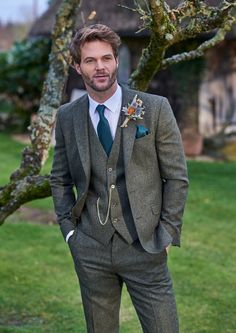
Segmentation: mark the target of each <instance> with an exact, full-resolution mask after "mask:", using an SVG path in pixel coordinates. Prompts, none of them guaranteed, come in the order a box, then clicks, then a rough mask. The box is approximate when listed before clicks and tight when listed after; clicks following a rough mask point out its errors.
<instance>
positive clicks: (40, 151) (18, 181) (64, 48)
mask: <svg viewBox="0 0 236 333" xmlns="http://www.w3.org/2000/svg"><path fill="white" fill-rule="evenodd" d="M79 3H80V0H63V1H62V4H61V6H60V9H59V12H58V14H57V16H56V23H55V27H54V30H53V33H52V40H53V42H52V49H51V54H50V59H49V60H50V67H49V72H48V75H47V79H46V81H45V83H44V87H43V93H42V99H41V102H40V107H39V111H38V120H37V121H36V122H35V123H34V124H32V125H31V136H30V137H31V146H30V147H26V148H25V149H24V151H23V154H22V161H21V165H20V167H19V169H17V170H16V171H15V172H13V173H12V175H11V176H10V182H9V183H8V184H7V185H6V186H4V187H2V188H1V189H0V224H1V223H3V222H4V220H5V219H6V218H7V216H9V215H10V214H12V213H13V212H14V211H15V210H16V209H18V208H19V207H20V206H21V205H22V204H24V203H26V202H28V201H31V200H35V199H39V198H44V197H48V196H50V195H51V190H50V186H49V176H40V175H39V173H40V170H41V167H42V165H43V163H44V162H45V160H46V158H47V155H48V150H49V148H50V142H51V133H52V128H53V125H54V122H55V115H56V112H57V109H58V107H59V106H60V103H61V100H62V93H63V88H64V85H65V82H66V80H67V75H68V68H69V64H68V62H67V61H66V60H65V59H69V53H68V52H69V51H68V44H69V42H70V40H71V36H72V31H73V29H74V26H75V22H76V17H77V14H78V8H79ZM75 9H77V10H75Z"/></svg>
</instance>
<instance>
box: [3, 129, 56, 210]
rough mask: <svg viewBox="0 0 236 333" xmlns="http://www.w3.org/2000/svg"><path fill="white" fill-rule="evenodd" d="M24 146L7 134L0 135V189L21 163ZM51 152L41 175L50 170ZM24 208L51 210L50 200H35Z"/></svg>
mask: <svg viewBox="0 0 236 333" xmlns="http://www.w3.org/2000/svg"><path fill="white" fill-rule="evenodd" d="M24 147H25V145H24V144H22V143H19V142H17V141H15V140H13V139H12V138H10V136H9V134H5V133H0V158H1V162H0V187H1V186H4V185H5V184H7V183H8V181H9V176H10V174H11V173H12V172H13V171H15V170H16V169H18V168H19V165H20V161H21V154H22V151H23V149H24ZM51 164H52V152H50V154H49V158H48V160H47V162H46V163H45V165H44V166H43V168H42V172H41V173H42V174H48V173H49V172H50V170H51ZM26 206H28V207H32V208H40V209H43V210H44V211H48V210H52V209H53V205H52V199H51V198H46V199H43V200H35V201H32V202H30V203H28V204H27V205H26Z"/></svg>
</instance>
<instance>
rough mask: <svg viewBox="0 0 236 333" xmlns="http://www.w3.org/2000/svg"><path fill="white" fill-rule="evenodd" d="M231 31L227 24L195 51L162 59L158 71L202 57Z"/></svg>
mask: <svg viewBox="0 0 236 333" xmlns="http://www.w3.org/2000/svg"><path fill="white" fill-rule="evenodd" d="M233 23H236V18H234V19H232V25H233ZM230 30H231V26H230V25H229V22H228V24H227V26H226V27H225V28H224V29H219V30H218V31H217V33H216V34H215V36H214V37H212V38H211V39H209V40H207V41H206V42H204V43H202V44H201V45H200V46H198V48H197V49H195V50H192V51H190V52H183V53H181V54H177V55H174V56H172V57H170V58H167V59H164V60H163V61H162V63H161V66H160V69H165V68H167V67H169V66H171V65H174V64H177V63H179V62H182V61H187V60H192V59H195V58H199V57H202V56H203V55H204V53H205V52H206V51H207V50H209V49H210V48H212V47H213V46H215V45H217V44H219V43H220V42H221V41H223V40H224V38H225V35H226V34H227V32H228V31H230Z"/></svg>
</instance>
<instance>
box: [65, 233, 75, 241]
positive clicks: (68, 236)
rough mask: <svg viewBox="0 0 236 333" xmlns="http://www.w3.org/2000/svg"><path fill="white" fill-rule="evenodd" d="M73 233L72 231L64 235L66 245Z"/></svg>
mask: <svg viewBox="0 0 236 333" xmlns="http://www.w3.org/2000/svg"><path fill="white" fill-rule="evenodd" d="M74 232H75V231H74V230H71V231H70V232H68V234H67V235H66V243H68V240H69V238H70V237H71V236H72V235H73V233H74Z"/></svg>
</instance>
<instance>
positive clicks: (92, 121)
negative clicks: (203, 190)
mask: <svg viewBox="0 0 236 333" xmlns="http://www.w3.org/2000/svg"><path fill="white" fill-rule="evenodd" d="M119 44H120V39H119V37H118V36H117V34H116V33H114V32H113V31H112V30H111V29H110V28H108V27H107V26H104V25H101V24H97V25H92V26H89V27H87V28H83V29H81V30H78V31H77V32H76V33H75V35H74V37H73V40H72V43H71V46H70V51H71V56H72V59H73V63H74V67H75V69H76V70H77V72H78V73H79V74H80V75H81V76H82V78H83V81H84V83H85V86H86V89H87V93H88V94H87V95H85V96H83V97H81V98H79V99H78V100H76V101H74V102H72V103H69V104H66V105H64V106H62V107H61V108H60V110H59V111H58V117H57V125H56V146H55V155H54V162H53V168H52V174H51V187H52V194H53V199H54V204H55V210H56V213H57V217H58V222H59V224H60V227H61V231H62V234H63V236H64V238H65V240H66V242H68V245H69V247H70V250H71V254H72V257H73V260H74V264H75V269H76V272H77V275H78V278H79V282H80V288H81V295H82V300H83V307H84V312H85V317H86V323H87V331H88V332H89V333H95V332H96V333H115V332H118V331H119V307H120V298H121V289H122V284H123V283H125V284H126V286H127V289H128V292H129V294H130V296H131V299H132V302H133V304H134V307H135V309H136V311H137V314H138V317H139V320H140V322H141V325H142V328H143V332H145V333H154V332H155V333H157V332H158V333H177V332H178V319H177V313H176V305H175V299H174V295H173V290H172V283H171V279H170V276H169V273H168V269H167V249H168V248H169V246H170V245H171V244H173V245H177V246H179V245H180V230H181V218H182V214H183V209H184V203H185V199H186V194H187V185H188V181H187V172H186V164H185V158H184V153H183V149H182V144H181V138H180V134H179V130H178V127H177V125H176V121H175V119H174V116H173V113H172V110H171V108H170V106H169V103H168V101H167V100H166V99H165V98H163V97H160V96H155V95H150V94H146V93H142V92H137V91H133V90H130V89H126V88H123V87H120V86H119V85H118V83H117V67H118V47H119ZM135 119H136V120H135ZM73 188H75V190H76V192H77V199H75V195H74V191H73Z"/></svg>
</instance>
